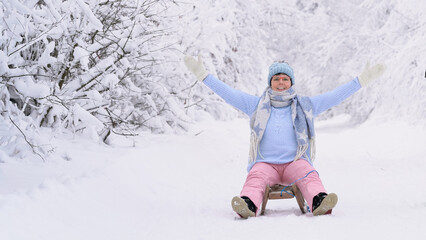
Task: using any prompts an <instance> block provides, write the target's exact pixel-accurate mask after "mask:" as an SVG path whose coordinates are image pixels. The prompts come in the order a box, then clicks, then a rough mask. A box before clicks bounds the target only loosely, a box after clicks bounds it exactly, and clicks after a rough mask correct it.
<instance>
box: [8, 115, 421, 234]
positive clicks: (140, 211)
mask: <svg viewBox="0 0 426 240" xmlns="http://www.w3.org/2000/svg"><path fill="white" fill-rule="evenodd" d="M348 119H349V118H346V117H344V116H342V117H335V118H333V119H331V120H328V121H326V122H317V124H316V129H317V144H318V145H317V154H318V157H317V160H316V162H315V166H316V168H317V170H318V171H319V172H320V175H321V178H322V180H323V182H324V184H325V186H326V188H327V189H328V191H330V192H336V193H337V194H338V196H339V203H338V205H337V207H336V208H335V209H334V211H333V215H331V216H320V217H313V216H312V215H311V214H306V215H301V213H300V211H299V209H298V206H297V203H296V201H295V200H276V201H270V202H269V203H268V206H267V211H266V215H265V216H261V217H256V218H251V219H248V220H241V219H239V218H238V217H237V216H236V215H235V214H234V213H233V212H232V209H231V206H230V202H231V198H232V197H233V196H234V195H237V194H238V193H239V191H240V190H241V187H242V184H243V182H244V180H245V176H246V170H245V169H246V160H247V151H248V140H249V139H248V137H249V136H248V132H249V129H248V123H247V122H248V120H247V119H237V120H232V121H214V120H211V119H204V120H202V121H200V122H198V123H197V124H196V125H195V126H193V128H192V129H191V131H190V132H189V133H188V134H186V135H150V134H142V135H141V136H138V137H137V138H135V139H116V140H115V141H114V142H113V144H112V146H104V145H98V144H95V143H93V142H91V141H90V140H85V139H80V138H76V137H75V138H74V137H67V136H61V139H53V140H52V142H55V144H57V145H58V148H57V149H56V152H57V153H56V155H57V156H58V157H57V158H56V159H47V160H46V162H42V161H41V160H40V159H39V158H36V157H34V159H26V160H19V159H7V160H4V159H3V160H4V161H5V162H3V163H0V239H2V240H26V239H31V240H34V239H49V240H50V239H52V240H53V239H55V240H57V239H61V240H66V239H73V240H76V239H79V240H82V239H91V240H94V239H99V240H101V239H102V240H107V239H126V240H132V239H138V240H141V239H401V238H403V239H425V237H426V232H425V231H424V229H423V228H424V226H425V225H424V224H425V222H426V191H424V184H425V182H426V175H425V174H424V172H425V170H426V165H425V155H426V149H425V148H424V146H425V143H426V141H425V139H424V136H425V135H426V126H425V125H424V124H423V125H408V124H406V123H403V122H394V121H389V122H384V123H382V122H380V121H378V120H377V121H372V120H370V121H368V122H366V123H364V124H362V125H354V124H351V123H350V122H349V121H348ZM133 144H135V147H133Z"/></svg>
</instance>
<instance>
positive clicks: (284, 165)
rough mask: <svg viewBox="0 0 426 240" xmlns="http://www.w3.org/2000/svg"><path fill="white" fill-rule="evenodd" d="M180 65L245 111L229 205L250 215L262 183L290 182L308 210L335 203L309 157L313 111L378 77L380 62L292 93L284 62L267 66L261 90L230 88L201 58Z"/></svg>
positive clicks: (290, 75) (312, 142) (320, 210)
mask: <svg viewBox="0 0 426 240" xmlns="http://www.w3.org/2000/svg"><path fill="white" fill-rule="evenodd" d="M184 62H185V65H186V66H187V68H188V69H189V70H190V71H191V72H193V73H194V74H195V76H196V77H197V79H198V80H199V81H202V82H203V83H204V84H206V85H207V86H208V87H209V88H210V89H211V90H213V91H214V92H215V93H216V94H218V95H219V96H220V97H222V98H223V99H224V100H225V101H226V102H227V103H229V104H230V105H232V106H234V107H235V108H237V109H239V110H241V111H242V112H244V113H245V114H247V115H248V116H250V127H251V139H250V154H249V164H248V168H247V170H248V176H247V179H246V182H245V184H244V186H243V189H242V191H241V193H240V195H239V196H235V197H234V198H233V199H232V208H233V210H234V211H235V212H236V213H237V214H238V215H240V216H241V217H242V218H248V217H254V216H256V212H257V210H258V209H259V206H260V204H261V203H262V200H263V194H264V191H265V187H266V185H267V184H269V185H270V186H272V185H274V184H290V183H294V184H296V185H297V187H298V188H299V189H300V191H301V192H302V195H303V197H304V198H305V199H306V201H307V203H308V206H309V207H310V209H312V213H313V215H314V216H317V215H324V214H330V213H331V210H332V209H333V208H334V207H335V206H336V204H337V195H336V194H335V193H329V194H327V192H326V190H325V188H324V186H323V184H322V182H321V179H320V177H319V174H318V172H317V171H316V170H315V169H314V167H313V166H312V162H313V160H314V158H315V131H314V121H313V120H314V117H316V116H317V115H318V114H320V113H322V112H324V111H326V110H327V109H329V108H331V107H333V106H335V105H337V104H339V103H340V102H342V101H343V100H345V99H346V98H348V97H349V96H351V95H352V94H354V93H355V92H356V91H358V90H359V89H360V88H361V87H365V86H366V85H367V84H368V83H370V82H371V81H372V80H373V79H376V78H377V77H379V76H380V75H381V74H382V73H383V71H384V69H385V67H384V66H383V65H380V64H378V65H375V66H373V67H370V66H369V64H367V66H366V67H365V69H364V71H363V73H362V74H361V75H360V76H359V77H357V78H355V79H354V80H352V81H350V82H348V83H346V84H344V85H342V86H340V87H338V88H336V89H334V90H332V91H330V92H327V93H324V94H321V95H318V96H315V97H302V96H299V95H297V94H296V92H295V90H294V89H293V86H294V84H295V78H294V73H293V69H292V68H291V67H290V66H289V65H288V64H287V63H285V62H276V63H273V64H272V65H271V66H270V67H269V74H268V78H267V84H268V87H267V88H266V90H265V91H264V93H263V94H262V96H260V97H258V96H252V95H249V94H247V93H244V92H241V91H238V90H235V89H233V88H231V87H230V86H228V85H226V84H225V83H224V82H222V81H220V80H218V79H217V78H215V77H214V76H213V75H211V74H208V73H207V71H206V70H205V68H204V65H203V62H202V59H201V57H200V56H198V61H197V60H195V58H193V57H191V56H185V58H184Z"/></svg>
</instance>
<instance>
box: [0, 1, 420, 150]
mask: <svg viewBox="0 0 426 240" xmlns="http://www.w3.org/2000/svg"><path fill="white" fill-rule="evenodd" d="M282 3H283V1H270V2H269V4H265V3H260V2H258V1H193V2H186V1H161V0H146V1H143V0H135V1H99V0H90V1H83V0H75V1H50V0H46V1H36V0H28V1H22V0H21V1H10V0H4V1H2V3H1V5H0V6H1V10H2V11H1V15H2V16H1V19H2V22H1V25H0V27H1V42H0V54H1V58H0V59H1V60H0V61H1V62H0V63H1V65H0V76H1V85H0V89H1V92H0V94H1V95H0V96H1V118H2V119H1V129H2V138H1V151H2V155H3V154H5V155H7V156H11V157H14V156H18V157H24V156H26V155H28V154H37V155H40V156H41V157H43V158H44V157H47V155H48V154H49V151H50V150H51V149H50V148H49V147H44V146H45V145H46V144H45V143H43V141H42V140H41V139H40V138H39V134H38V131H39V130H40V129H41V128H48V129H50V131H51V134H57V133H61V132H63V131H71V132H73V133H74V134H77V135H86V136H90V137H91V138H92V139H93V140H94V141H98V140H100V141H103V142H105V143H108V141H109V139H110V138H111V137H113V136H114V135H124V136H132V135H136V134H138V132H140V131H150V132H153V133H169V132H177V133H179V132H182V131H185V130H186V129H187V127H188V125H189V124H191V122H192V121H193V120H194V116H196V115H197V114H199V112H200V111H203V112H207V113H208V114H211V115H212V116H214V118H216V119H228V118H232V117H235V116H234V115H235V112H234V111H232V110H230V109H229V108H228V107H226V106H224V104H222V102H221V101H219V100H218V98H217V97H216V96H214V95H212V94H209V92H208V90H207V89H206V88H205V87H202V86H199V85H197V84H196V82H195V79H194V78H193V77H192V76H191V75H189V73H188V71H187V70H186V68H185V67H184V66H183V64H182V57H183V56H184V55H185V54H187V55H198V54H202V55H203V57H204V59H205V64H206V67H207V69H208V71H210V72H211V73H213V74H215V75H216V76H218V77H219V78H220V79H221V80H223V81H225V82H226V83H229V84H231V85H232V86H235V87H237V88H239V89H241V90H244V91H247V92H249V93H252V94H259V93H260V92H261V91H262V90H263V88H264V84H265V82H264V81H263V79H264V78H265V76H266V75H267V72H266V71H267V67H268V66H269V64H270V63H271V62H273V61H274V60H285V61H287V62H289V63H290V64H291V65H292V66H293V67H294V69H295V72H296V78H297V79H298V85H297V87H298V88H299V89H300V90H301V91H303V93H304V94H306V95H313V94H318V93H321V92H324V91H326V90H330V89H331V88H333V86H336V85H338V84H340V83H343V82H345V81H347V80H348V79H351V78H353V77H355V76H357V74H359V73H360V71H361V70H362V69H363V67H364V65H365V64H366V63H367V62H368V61H370V62H372V63H377V62H380V63H384V64H386V65H387V66H388V71H387V72H386V75H385V77H383V78H382V79H381V80H380V81H379V82H377V83H376V85H375V87H372V88H370V89H368V90H367V91H363V92H362V94H361V95H362V96H360V97H358V98H356V99H353V100H352V101H348V102H346V103H345V104H342V105H340V106H339V107H337V108H334V109H333V110H332V111H330V112H328V113H327V114H326V115H325V116H323V117H324V118H328V117H332V116H334V115H338V114H341V113H350V115H351V117H352V118H353V121H355V122H362V121H365V120H366V119H368V118H369V117H372V116H380V117H382V118H383V119H389V118H390V119H394V118H404V119H405V118H406V119H407V120H408V121H413V122H416V121H422V120H424V119H425V118H426V108H424V106H425V104H426V98H425V97H424V91H425V90H426V84H425V82H426V80H425V79H424V76H423V75H424V71H425V69H424V68H425V66H426V63H425V59H426V58H425V56H424V54H425V53H426V44H424V43H425V42H426V36H425V34H426V27H425V24H426V23H425V21H424V19H425V18H424V12H423V10H422V8H421V7H418V6H414V5H417V4H412V5H407V4H405V3H403V2H402V1H380V2H377V1H360V0H353V1H346V2H342V3H339V2H338V1H324V2H322V3H321V4H319V3H318V2H316V1H286V2H285V4H282ZM318 19H321V21H318Z"/></svg>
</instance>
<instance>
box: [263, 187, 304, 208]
mask: <svg viewBox="0 0 426 240" xmlns="http://www.w3.org/2000/svg"><path fill="white" fill-rule="evenodd" d="M283 189H284V191H283ZM294 197H296V200H297V204H298V205H299V208H300V211H302V213H303V214H305V213H306V208H305V199H304V198H303V196H302V193H301V192H300V191H299V188H298V187H297V186H296V185H291V186H285V185H281V184H276V185H274V186H272V187H270V186H269V185H267V186H266V189H265V194H264V195H263V202H262V209H261V211H260V215H264V214H265V208H266V204H267V203H268V200H269V199H290V198H294Z"/></svg>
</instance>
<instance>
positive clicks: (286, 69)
mask: <svg viewBox="0 0 426 240" xmlns="http://www.w3.org/2000/svg"><path fill="white" fill-rule="evenodd" d="M278 73H284V74H286V75H287V76H289V77H290V79H291V85H292V86H293V85H294V74H293V69H292V68H291V67H290V66H289V65H288V64H287V63H285V62H275V63H272V65H271V66H270V67H269V74H268V85H269V86H271V78H272V76H274V75H276V74H278Z"/></svg>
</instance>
